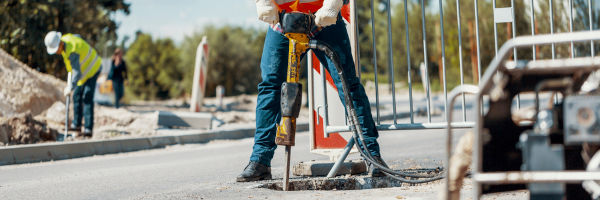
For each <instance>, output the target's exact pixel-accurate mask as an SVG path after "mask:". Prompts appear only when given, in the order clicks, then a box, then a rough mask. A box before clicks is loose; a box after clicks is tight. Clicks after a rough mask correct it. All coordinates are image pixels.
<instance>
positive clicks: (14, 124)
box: [0, 113, 58, 145]
mask: <svg viewBox="0 0 600 200" xmlns="http://www.w3.org/2000/svg"><path fill="white" fill-rule="evenodd" d="M57 136H58V132H57V131H56V130H54V129H51V128H49V127H47V126H46V123H45V122H41V121H38V120H35V119H33V116H32V115H31V114H30V113H26V114H21V115H17V116H15V117H11V118H8V119H5V120H2V121H0V144H2V145H5V144H33V143H38V142H43V141H56V137H57Z"/></svg>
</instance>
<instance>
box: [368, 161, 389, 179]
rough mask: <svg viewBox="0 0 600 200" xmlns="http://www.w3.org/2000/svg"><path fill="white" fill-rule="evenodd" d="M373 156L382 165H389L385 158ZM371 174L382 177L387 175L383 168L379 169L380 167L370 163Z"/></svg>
mask: <svg viewBox="0 0 600 200" xmlns="http://www.w3.org/2000/svg"><path fill="white" fill-rule="evenodd" d="M373 158H374V159H375V161H377V162H378V163H379V164H381V165H383V166H385V167H388V165H387V164H386V163H385V161H383V159H382V158H381V156H373ZM369 176H371V177H382V176H385V174H384V173H383V171H382V170H381V169H379V167H376V166H375V165H373V164H370V163H369Z"/></svg>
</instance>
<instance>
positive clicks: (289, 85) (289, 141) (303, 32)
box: [275, 13, 313, 191]
mask: <svg viewBox="0 0 600 200" xmlns="http://www.w3.org/2000/svg"><path fill="white" fill-rule="evenodd" d="M280 21H281V24H282V27H283V29H284V33H285V36H286V37H287V38H288V39H289V43H290V44H289V53H288V69H287V81H286V82H285V83H283V84H282V85H281V123H280V124H278V125H277V135H276V137H275V143H276V144H277V145H283V146H285V163H286V166H285V174H284V178H283V190H284V191H287V190H288V189H289V177H290V154H291V148H292V146H294V144H295V138H296V118H297V117H298V115H299V114H300V106H301V102H302V85H301V84H300V83H299V82H298V81H299V79H300V59H301V56H302V54H304V53H305V52H306V50H308V48H309V44H308V43H309V41H310V39H309V38H308V31H307V30H310V28H311V26H312V24H313V23H312V17H311V16H309V15H306V14H302V13H284V14H282V16H281V20H280Z"/></svg>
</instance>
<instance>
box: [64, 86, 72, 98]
mask: <svg viewBox="0 0 600 200" xmlns="http://www.w3.org/2000/svg"><path fill="white" fill-rule="evenodd" d="M71 92H73V88H72V87H71V84H67V87H65V90H63V95H65V97H67V96H69V95H71Z"/></svg>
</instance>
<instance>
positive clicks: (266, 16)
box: [256, 0, 279, 24]
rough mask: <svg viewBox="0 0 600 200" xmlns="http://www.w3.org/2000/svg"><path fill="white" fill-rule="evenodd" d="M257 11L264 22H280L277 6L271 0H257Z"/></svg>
mask: <svg viewBox="0 0 600 200" xmlns="http://www.w3.org/2000/svg"><path fill="white" fill-rule="evenodd" d="M256 12H257V13H258V19H259V20H261V21H263V22H267V23H268V24H277V22H279V15H278V13H277V6H275V5H274V4H273V2H272V1H271V0H256Z"/></svg>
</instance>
